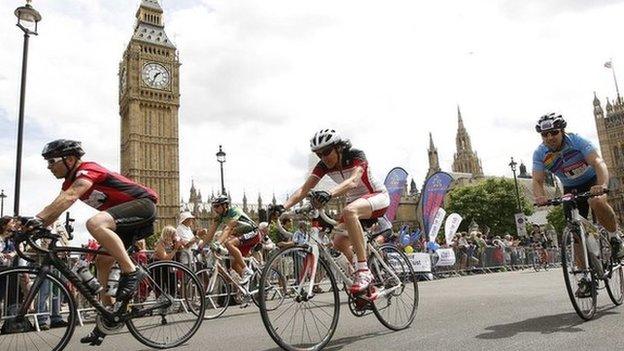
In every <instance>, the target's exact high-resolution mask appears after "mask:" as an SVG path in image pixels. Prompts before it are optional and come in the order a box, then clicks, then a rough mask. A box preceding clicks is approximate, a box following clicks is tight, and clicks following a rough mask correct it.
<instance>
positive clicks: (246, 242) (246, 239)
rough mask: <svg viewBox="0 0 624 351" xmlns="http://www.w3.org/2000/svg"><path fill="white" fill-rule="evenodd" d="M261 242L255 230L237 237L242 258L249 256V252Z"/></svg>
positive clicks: (260, 237)
mask: <svg viewBox="0 0 624 351" xmlns="http://www.w3.org/2000/svg"><path fill="white" fill-rule="evenodd" d="M260 241H262V235H260V233H259V232H258V231H256V230H254V231H252V232H249V233H247V234H243V235H241V236H239V237H238V249H239V250H240V252H241V254H242V255H243V257H246V256H249V252H251V249H253V248H254V247H255V246H256V245H258V244H259V243H260Z"/></svg>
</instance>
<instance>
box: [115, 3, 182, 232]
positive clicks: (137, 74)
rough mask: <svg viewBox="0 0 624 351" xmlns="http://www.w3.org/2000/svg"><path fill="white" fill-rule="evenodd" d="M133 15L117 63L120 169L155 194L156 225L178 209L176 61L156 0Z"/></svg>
mask: <svg viewBox="0 0 624 351" xmlns="http://www.w3.org/2000/svg"><path fill="white" fill-rule="evenodd" d="M135 16H136V19H137V20H136V24H135V26H134V33H133V34H132V38H131V39H130V42H129V43H128V46H127V47H126V50H125V51H124V53H123V56H122V59H121V62H120V63H119V115H120V117H121V149H120V150H121V173H122V174H123V175H125V176H127V177H129V178H131V179H134V180H136V181H138V182H140V183H142V184H145V185H147V186H149V187H150V188H152V189H154V190H156V191H157V192H158V194H159V196H160V201H159V203H158V221H157V228H158V229H160V228H162V227H164V226H165V225H168V224H171V225H175V223H176V222H175V220H176V217H177V215H178V212H179V203H178V201H179V199H180V190H179V189H180V180H179V166H178V162H179V161H178V160H179V152H178V150H179V148H178V109H179V107H180V81H179V77H180V75H179V68H180V63H179V61H178V55H177V50H176V47H175V45H174V44H173V43H172V42H171V41H170V40H169V38H168V37H167V34H166V33H165V25H164V21H163V9H162V7H161V6H160V4H159V3H158V1H157V0H141V5H140V6H139V8H138V10H137V12H136V14H135Z"/></svg>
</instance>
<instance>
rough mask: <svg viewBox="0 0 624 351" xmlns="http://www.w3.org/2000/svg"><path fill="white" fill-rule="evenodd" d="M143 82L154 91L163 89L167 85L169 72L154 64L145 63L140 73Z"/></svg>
mask: <svg viewBox="0 0 624 351" xmlns="http://www.w3.org/2000/svg"><path fill="white" fill-rule="evenodd" d="M141 78H143V82H144V83H145V84H147V85H148V86H150V87H152V88H155V89H164V88H166V87H167V86H168V85H169V78H170V75H169V71H167V69H166V68H165V67H164V66H163V65H161V64H159V63H155V62H150V63H146V64H145V65H144V66H143V70H142V72H141Z"/></svg>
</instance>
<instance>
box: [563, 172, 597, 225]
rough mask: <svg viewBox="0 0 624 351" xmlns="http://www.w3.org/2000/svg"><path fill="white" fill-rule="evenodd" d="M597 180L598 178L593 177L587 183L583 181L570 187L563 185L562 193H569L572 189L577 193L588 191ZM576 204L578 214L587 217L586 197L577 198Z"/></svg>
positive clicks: (587, 205)
mask: <svg viewBox="0 0 624 351" xmlns="http://www.w3.org/2000/svg"><path fill="white" fill-rule="evenodd" d="M597 182H598V179H596V177H593V178H592V179H590V180H589V181H588V182H587V183H583V184H581V185H577V186H570V187H567V186H564V187H563V193H564V194H570V193H571V192H573V191H576V193H577V194H580V193H585V192H588V191H589V190H590V189H591V187H592V186H594V185H596V183H597ZM576 204H577V207H578V210H579V214H580V215H581V216H583V217H584V218H585V219H587V216H588V215H589V203H588V202H587V199H583V200H578V201H577V203H576Z"/></svg>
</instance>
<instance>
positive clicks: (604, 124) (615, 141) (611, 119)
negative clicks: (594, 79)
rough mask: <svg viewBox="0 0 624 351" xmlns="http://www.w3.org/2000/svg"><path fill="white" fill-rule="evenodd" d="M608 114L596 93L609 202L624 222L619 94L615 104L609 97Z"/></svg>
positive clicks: (623, 123)
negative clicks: (606, 169)
mask: <svg viewBox="0 0 624 351" xmlns="http://www.w3.org/2000/svg"><path fill="white" fill-rule="evenodd" d="M605 110H606V112H607V113H606V116H605V113H604V110H603V109H602V106H601V105H600V100H599V99H598V97H597V96H596V93H594V119H595V122H596V130H597V132H598V142H599V143H600V152H601V154H602V158H603V159H604V160H605V163H606V164H607V168H608V170H609V177H610V179H609V188H611V189H613V190H614V191H612V192H610V193H609V203H611V205H612V206H613V209H614V210H615V213H616V214H617V215H618V218H619V222H620V223H624V193H623V191H622V187H623V186H624V101H622V99H621V98H620V97H619V96H618V97H617V98H616V99H615V101H614V102H613V104H611V102H610V101H609V99H607V104H606V105H605Z"/></svg>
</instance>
